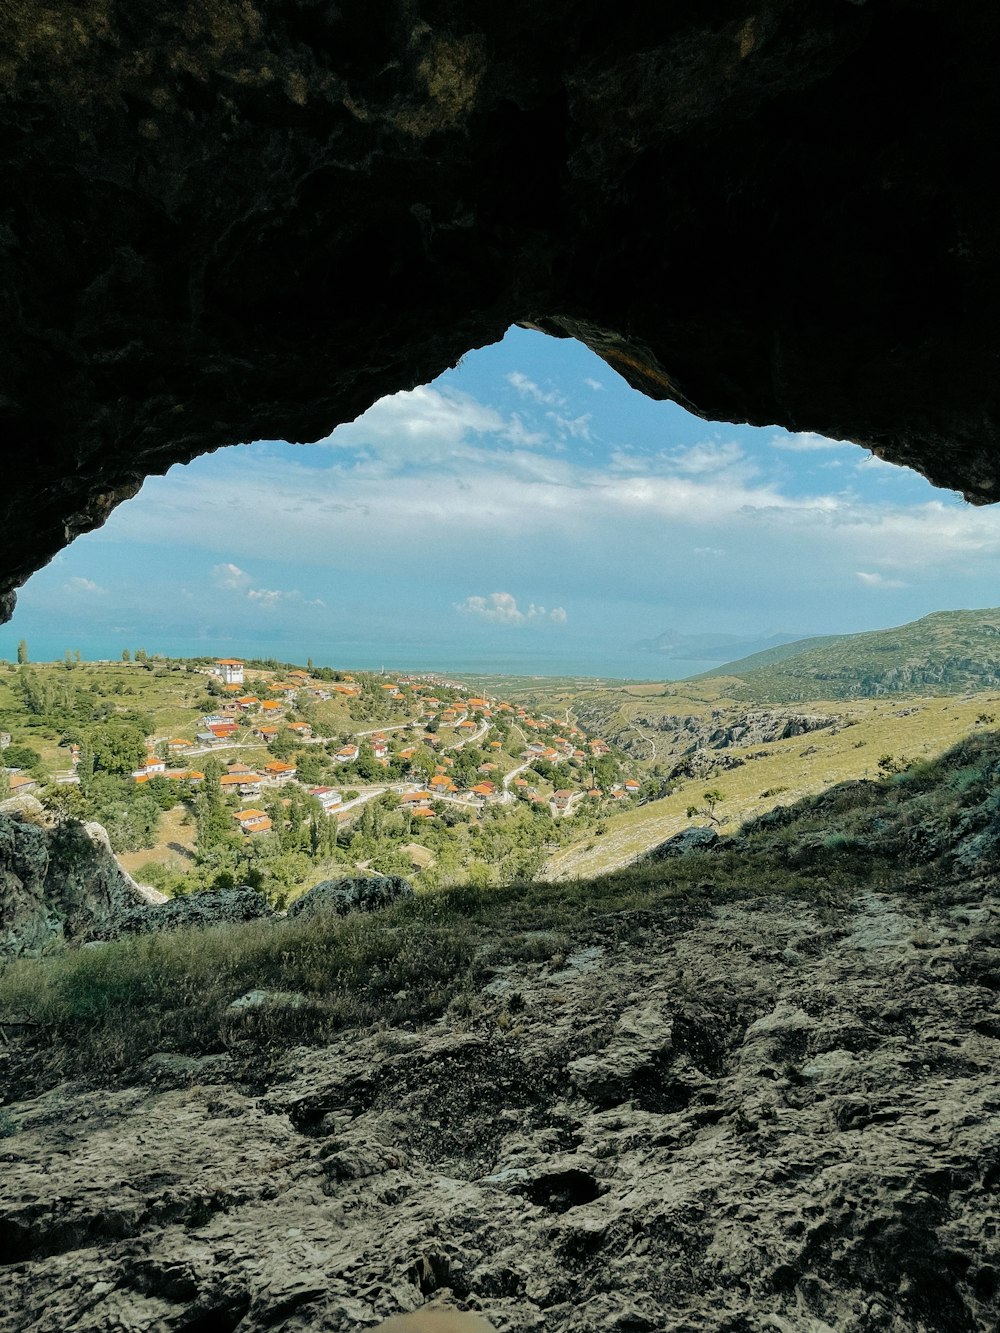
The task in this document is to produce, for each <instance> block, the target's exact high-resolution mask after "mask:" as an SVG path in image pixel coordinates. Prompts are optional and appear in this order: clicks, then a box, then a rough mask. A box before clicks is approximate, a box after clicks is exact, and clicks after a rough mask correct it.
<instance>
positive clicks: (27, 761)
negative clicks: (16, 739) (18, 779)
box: [2, 745, 42, 768]
mask: <svg viewBox="0 0 1000 1333" xmlns="http://www.w3.org/2000/svg"><path fill="white" fill-rule="evenodd" d="M2 758H3V763H4V766H5V767H6V768H35V767H36V765H38V764H40V763H41V761H42V756H41V755H40V754H39V753H38V751H37V750H33V749H32V748H31V746H30V745H8V746H7V748H6V750H4V751H2Z"/></svg>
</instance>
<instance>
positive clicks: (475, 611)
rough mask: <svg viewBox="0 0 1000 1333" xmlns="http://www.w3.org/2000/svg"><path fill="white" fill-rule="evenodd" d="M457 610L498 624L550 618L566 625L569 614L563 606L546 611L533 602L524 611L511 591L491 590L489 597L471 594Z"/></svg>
mask: <svg viewBox="0 0 1000 1333" xmlns="http://www.w3.org/2000/svg"><path fill="white" fill-rule="evenodd" d="M455 609H456V611H460V612H462V614H463V615H474V616H479V617H480V618H481V619H482V620H490V621H493V622H494V624H497V625H524V624H527V623H528V622H529V621H540V620H550V621H552V622H553V624H556V625H565V623H566V620H567V616H566V611H565V609H564V608H563V607H561V606H557V607H554V608H553V609H552V610H551V611H546V609H545V607H544V606H536V605H535V603H534V602H531V603H530V604H529V606H528V609H527V611H522V610H521V609H520V608H519V607H518V604H517V598H516V597H514V595H513V593H509V592H491V593H490V594H489V596H488V597H479V596H475V595H473V596H470V597H466V599H465V601H464V602H459V603H458V605H457V606H456V608H455Z"/></svg>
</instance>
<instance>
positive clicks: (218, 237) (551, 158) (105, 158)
mask: <svg viewBox="0 0 1000 1333" xmlns="http://www.w3.org/2000/svg"><path fill="white" fill-rule="evenodd" d="M998 36H1000V13H998V10H997V8H996V7H995V6H993V5H989V4H985V3H983V2H982V0H946V2H945V0H868V2H867V3H865V0H762V2H761V3H751V4H747V3H739V2H738V0H699V3H692V2H691V0H687V2H685V0H680V2H679V3H671V4H664V3H662V0H658V2H657V3H652V2H649V0H632V2H630V0H619V3H618V4H616V5H614V6H608V5H606V4H598V3H596V2H594V0H586V2H573V0H532V2H531V3H525V2H524V0H507V3H505V4H502V5H498V4H496V3H494V2H493V0H490V3H483V2H482V0H462V2H461V3H459V0H437V2H435V0H384V3H376V4H373V3H371V0H343V3H339V4H337V3H320V2H317V0H275V2H274V3H265V2H264V0H190V3H186V4H181V3H172V4H171V3H166V4H163V3H160V4H156V5H154V4H150V3H148V0H129V3H127V4H126V3H124V0H77V2H76V3H73V4H70V3H66V2H65V0H63V3H58V0H52V3H50V4H49V5H45V4H43V3H33V2H32V0H8V3H7V4H5V5H4V6H3V7H2V8H0V132H2V135H3V145H4V156H3V160H4V189H3V191H2V192H0V291H2V305H0V344H2V354H0V447H2V451H3V460H4V464H5V467H4V484H3V487H2V491H0V610H2V611H3V613H4V615H5V616H9V614H10V611H11V609H12V607H13V591H14V589H16V588H17V587H18V586H19V585H20V584H21V583H23V582H24V580H25V579H26V578H27V577H28V576H29V575H30V574H31V573H32V572H33V571H34V570H35V569H37V568H39V567H40V566H41V565H43V564H45V563H46V561H48V560H49V559H51V558H52V556H53V555H54V554H55V553H56V552H57V551H58V550H59V549H60V548H61V547H63V546H65V545H66V544H67V543H68V542H69V541H71V540H72V539H73V537H74V536H76V535H77V534H78V533H80V532H84V531H87V530H88V529H90V528H93V527H95V526H97V525H99V524H100V523H101V522H103V521H104V519H105V518H106V517H107V515H108V514H109V513H110V511H111V510H112V508H113V507H114V506H115V505H116V504H118V503H119V502H120V501H121V500H123V499H125V498H127V497H129V496H131V495H133V494H134V493H135V492H136V490H137V489H138V487H139V486H140V485H141V483H142V481H143V479H144V477H145V476H146V475H148V474H150V473H162V472H164V471H165V470H166V469H167V468H168V467H169V466H170V465H171V464H173V463H176V462H186V461H189V460H190V459H192V458H194V457H196V456H197V455H199V454H201V453H204V452H206V451H208V450H212V449H215V448H218V447H219V446H222V445H226V444H233V443H238V442H242V441H247V440H252V439H257V438H261V437H267V438H282V439H288V440H292V441H298V442H305V441H310V440H315V439H318V438H320V437H323V436H326V435H327V434H328V433H329V432H330V430H331V429H332V428H333V427H334V426H335V425H337V424H338V423H340V422H343V421H347V420H352V419H353V418H354V417H356V416H357V415H359V414H360V413H361V412H362V411H364V410H365V409H366V408H367V407H368V406H369V405H370V404H371V403H372V402H373V401H374V400H375V399H377V398H379V397H381V396H383V395H385V394H389V393H394V392H396V391H398V390H400V389H406V388H411V387H413V386H414V385H415V384H418V383H421V382H426V381H428V380H430V379H432V378H433V377H434V376H436V375H437V374H439V373H440V372H441V371H442V370H444V369H445V368H446V367H448V366H449V365H452V364H454V362H455V361H456V360H457V359H458V358H459V357H460V356H461V355H462V354H463V353H464V352H466V351H468V350H469V349H470V348H474V347H478V346H482V345H483V344H486V343H489V342H493V341H495V340H496V339H498V338H500V337H501V336H502V335H503V333H504V331H505V330H506V329H507V328H508V327H509V326H510V325H511V324H515V323H521V324H525V325H527V326H530V327H534V328H538V329H541V330H543V331H544V332H547V333H549V334H552V335H554V336H559V337H566V336H571V337H576V338H579V339H581V340H582V341H583V342H585V343H587V344H588V345H589V346H590V347H591V348H593V349H594V350H595V351H596V352H597V353H599V354H600V355H601V356H602V357H603V358H604V359H605V360H606V361H607V362H608V363H609V365H611V366H612V367H613V368H614V369H615V370H616V371H618V372H619V374H621V375H623V376H624V377H625V379H626V380H628V382H629V383H630V384H632V385H633V386H634V387H635V388H636V389H637V390H639V391H641V392H643V393H646V394H649V395H651V396H653V397H655V398H671V399H675V400H676V401H677V402H679V403H681V404H682V405H683V406H685V407H687V408H689V409H690V410H691V411H693V412H696V413H698V414H699V415H702V416H704V417H707V418H711V419H714V420H726V421H746V422H751V423H754V424H757V425H762V424H772V423H773V424H780V425H783V426H786V427H788V428H789V429H791V430H815V431H819V432H821V433H823V434H825V435H829V436H834V437H837V438H842V439H850V440H854V441H856V442H858V443H859V444H863V445H865V446H867V447H869V448H871V449H873V450H874V451H875V452H876V453H877V454H879V455H880V456H881V457H883V458H886V459H889V460H891V461H894V462H898V463H902V464H906V465H908V466H911V467H914V468H917V469H918V470H920V471H921V472H923V473H924V474H925V475H926V476H927V477H929V478H930V480H931V481H933V482H934V483H936V484H938V485H942V486H949V487H953V488H955V489H958V490H961V491H962V492H963V493H964V494H965V495H966V496H967V497H968V498H969V499H970V500H972V501H974V502H976V503H988V502H990V501H992V500H994V499H996V498H997V497H998V496H1000V435H998V423H1000V390H998V384H1000V380H998V376H997V362H998V353H1000V335H998V330H997V318H996V310H997V290H998V285H1000V242H998V227H997V223H996V218H995V210H996V204H995V193H996V190H995V174H996V168H997V162H998V161H1000V154H998V148H1000V143H998V140H1000V91H998V90H1000V80H998V77H997V65H998V60H997V57H998V55H1000V42H998Z"/></svg>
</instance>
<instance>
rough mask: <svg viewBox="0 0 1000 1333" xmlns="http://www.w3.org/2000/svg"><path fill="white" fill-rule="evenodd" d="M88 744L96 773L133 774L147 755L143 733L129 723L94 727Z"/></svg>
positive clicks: (111, 723)
mask: <svg viewBox="0 0 1000 1333" xmlns="http://www.w3.org/2000/svg"><path fill="white" fill-rule="evenodd" d="M88 744H89V746H90V749H91V752H92V753H93V756H94V769H95V771H99V772H103V773H118V774H126V773H131V772H132V771H133V770H134V769H135V768H137V767H138V766H139V764H141V763H142V760H143V757H144V755H145V753H146V737H145V733H144V732H143V731H140V729H139V728H138V727H136V726H133V725H130V724H129V723H127V722H117V721H115V722H109V723H108V724H107V726H103V727H94V728H93V730H92V731H91V732H90V733H89V735H88Z"/></svg>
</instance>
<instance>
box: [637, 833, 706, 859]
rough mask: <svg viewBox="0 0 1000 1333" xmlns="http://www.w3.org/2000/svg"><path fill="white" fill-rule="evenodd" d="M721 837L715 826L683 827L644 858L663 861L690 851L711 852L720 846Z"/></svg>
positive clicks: (684, 854)
mask: <svg viewBox="0 0 1000 1333" xmlns="http://www.w3.org/2000/svg"><path fill="white" fill-rule="evenodd" d="M720 841H721V839H720V838H719V835H718V833H717V832H716V830H715V829H714V828H709V827H708V826H707V825H704V824H698V825H696V826H695V827H694V828H686V829H681V831H680V833H675V834H674V836H673V837H672V838H668V839H667V840H666V842H661V843H660V845H659V847H654V848H653V850H652V851H651V852H647V853H646V855H645V857H643V860H648V861H662V860H666V859H668V858H670V857H674V856H686V855H687V854H688V852H710V851H712V850H713V849H714V848H715V847H718V845H719V843H720Z"/></svg>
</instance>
